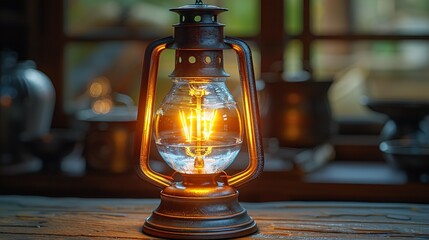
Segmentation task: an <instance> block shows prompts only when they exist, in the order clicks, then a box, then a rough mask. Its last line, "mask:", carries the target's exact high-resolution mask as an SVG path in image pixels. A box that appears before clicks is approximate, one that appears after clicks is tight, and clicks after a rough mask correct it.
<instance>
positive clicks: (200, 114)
mask: <svg viewBox="0 0 429 240" xmlns="http://www.w3.org/2000/svg"><path fill="white" fill-rule="evenodd" d="M189 95H190V96H192V97H193V98H195V108H193V109H190V111H189V114H188V115H187V114H186V112H185V111H184V110H180V121H181V123H182V127H183V133H184V135H185V138H186V141H187V142H188V143H194V146H192V147H187V148H186V154H187V155H188V156H191V157H193V158H194V167H195V168H197V169H202V168H204V157H205V156H207V155H209V154H210V153H211V152H212V147H211V146H207V141H209V140H210V135H211V133H212V128H213V124H214V121H215V118H216V110H208V109H203V107H202V105H203V102H204V96H205V95H206V91H205V90H204V89H198V88H196V87H195V86H194V85H190V89H189Z"/></svg>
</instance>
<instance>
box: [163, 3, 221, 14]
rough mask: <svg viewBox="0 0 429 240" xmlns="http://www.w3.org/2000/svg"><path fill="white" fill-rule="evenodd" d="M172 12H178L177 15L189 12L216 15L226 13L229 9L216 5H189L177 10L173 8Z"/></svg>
mask: <svg viewBox="0 0 429 240" xmlns="http://www.w3.org/2000/svg"><path fill="white" fill-rule="evenodd" d="M170 11H172V12H176V13H179V14H180V13H189V12H195V13H214V14H215V15H217V14H219V13H222V12H226V11H228V9H226V8H221V7H218V6H214V5H207V4H189V5H184V6H181V7H177V8H171V9H170Z"/></svg>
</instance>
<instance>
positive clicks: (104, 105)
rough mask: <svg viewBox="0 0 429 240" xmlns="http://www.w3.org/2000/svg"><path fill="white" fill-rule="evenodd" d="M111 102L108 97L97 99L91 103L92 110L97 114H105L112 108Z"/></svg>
mask: <svg viewBox="0 0 429 240" xmlns="http://www.w3.org/2000/svg"><path fill="white" fill-rule="evenodd" d="M112 107H113V102H112V100H111V99H110V98H104V99H99V100H97V101H95V102H94V103H93V104H92V111H93V112H94V113H97V114H106V113H109V112H110V111H111V110H112Z"/></svg>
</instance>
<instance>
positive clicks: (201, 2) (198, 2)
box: [195, 0, 204, 5]
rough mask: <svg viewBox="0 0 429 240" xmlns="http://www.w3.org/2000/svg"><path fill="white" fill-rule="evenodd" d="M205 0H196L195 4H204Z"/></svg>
mask: <svg viewBox="0 0 429 240" xmlns="http://www.w3.org/2000/svg"><path fill="white" fill-rule="evenodd" d="M203 4H204V3H203V0H195V5H203Z"/></svg>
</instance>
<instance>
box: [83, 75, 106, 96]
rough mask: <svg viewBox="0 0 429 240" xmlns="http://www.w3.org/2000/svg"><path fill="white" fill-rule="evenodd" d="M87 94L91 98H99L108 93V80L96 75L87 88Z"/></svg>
mask: <svg viewBox="0 0 429 240" xmlns="http://www.w3.org/2000/svg"><path fill="white" fill-rule="evenodd" d="M88 92H89V95H90V96H91V97H93V98H99V97H103V96H106V95H110V92H111V87H110V81H109V79H108V78H106V77H98V78H96V79H94V80H93V82H92V83H91V85H90V86H89V89H88Z"/></svg>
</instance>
